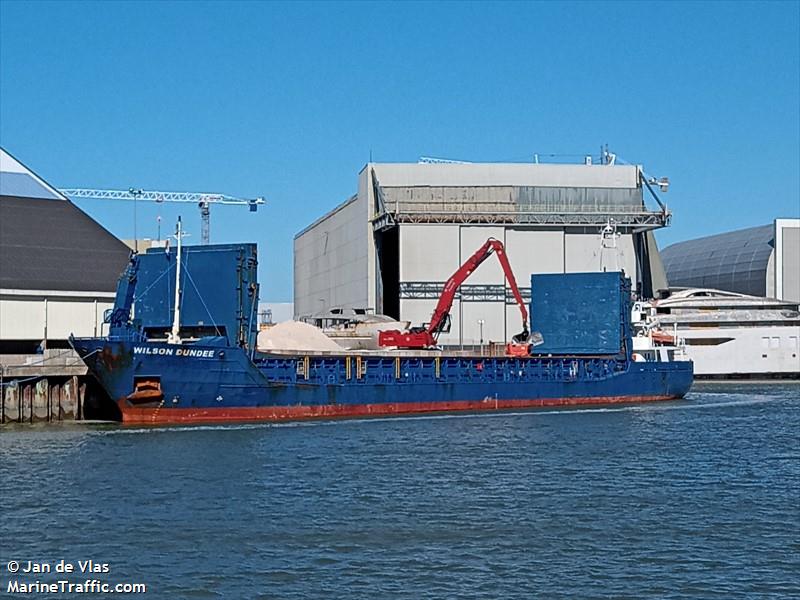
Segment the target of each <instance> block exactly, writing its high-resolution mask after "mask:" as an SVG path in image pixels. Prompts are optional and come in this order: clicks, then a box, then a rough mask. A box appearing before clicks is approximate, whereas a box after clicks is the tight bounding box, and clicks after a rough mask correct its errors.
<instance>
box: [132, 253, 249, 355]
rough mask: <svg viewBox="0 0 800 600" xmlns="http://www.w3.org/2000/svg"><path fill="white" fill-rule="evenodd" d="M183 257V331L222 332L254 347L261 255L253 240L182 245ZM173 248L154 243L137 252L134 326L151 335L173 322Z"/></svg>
mask: <svg viewBox="0 0 800 600" xmlns="http://www.w3.org/2000/svg"><path fill="white" fill-rule="evenodd" d="M182 251H183V258H182V260H181V331H183V332H184V334H185V335H186V337H190V336H191V337H203V336H221V337H223V338H225V340H226V341H227V343H228V344H231V345H244V346H248V347H252V346H253V345H254V344H255V336H256V334H257V332H258V330H257V319H256V311H257V310H258V275H257V267H258V259H257V251H256V245H255V244H219V245H214V246H184V247H183V249H182ZM176 255H177V253H176V252H175V249H174V248H173V249H170V250H167V251H165V249H164V248H150V249H148V250H147V252H146V253H145V254H141V255H139V256H138V257H137V263H138V266H137V272H136V278H137V282H136V297H135V300H134V310H133V314H134V315H135V317H136V320H135V326H136V327H138V328H139V329H141V330H142V331H143V332H144V334H145V335H147V336H148V337H160V336H161V337H163V334H164V333H165V332H167V331H169V330H170V328H171V327H172V317H173V309H174V307H175V258H176Z"/></svg>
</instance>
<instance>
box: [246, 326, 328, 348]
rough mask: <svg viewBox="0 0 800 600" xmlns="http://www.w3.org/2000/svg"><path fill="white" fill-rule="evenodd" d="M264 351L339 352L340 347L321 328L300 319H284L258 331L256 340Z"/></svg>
mask: <svg viewBox="0 0 800 600" xmlns="http://www.w3.org/2000/svg"><path fill="white" fill-rule="evenodd" d="M256 345H257V346H258V349H259V350H263V351H265V352H269V351H270V350H272V351H279V352H286V351H296V350H299V351H305V352H341V351H342V347H341V346H340V345H339V344H337V343H336V342H334V341H333V340H332V339H331V338H329V337H328V336H327V335H325V334H324V333H323V332H322V330H321V329H319V328H318V327H314V326H313V325H309V324H308V323H302V322H300V321H284V322H283V323H278V324H277V325H273V326H272V327H270V328H269V329H265V330H264V331H259V332H258V339H257V342H256Z"/></svg>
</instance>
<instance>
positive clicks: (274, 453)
mask: <svg viewBox="0 0 800 600" xmlns="http://www.w3.org/2000/svg"><path fill="white" fill-rule="evenodd" d="M799 392H800V386H799V385H797V384H777V383H764V384H749V383H748V384H696V385H695V387H694V388H693V391H692V392H691V393H690V395H689V396H688V397H687V399H686V400H684V401H679V402H670V403H660V404H649V405H639V406H630V407H613V408H589V409H567V410H540V411H533V412H519V413H505V414H489V415H487V414H483V415H460V416H434V417H413V418H394V419H376V420H359V421H335V422H331V421H328V422H314V423H300V424H286V425H277V426H275V425H245V426H229V427H221V428H220V427H216V428H214V427H194V428H162V429H123V428H120V427H118V426H105V425H103V426H101V425H78V426H76V425H71V426H38V427H14V428H4V429H1V428H0V585H2V590H3V593H5V591H6V585H7V583H8V580H9V578H10V577H11V576H10V575H9V574H8V573H7V570H6V563H7V562H8V561H9V560H18V561H27V560H35V561H44V562H50V563H53V564H54V563H55V562H56V561H58V560H60V559H65V560H66V561H67V562H73V563H76V562H77V561H78V560H85V559H89V558H91V559H94V560H95V561H97V562H104V563H108V564H109V566H110V573H108V574H105V575H103V576H101V577H100V579H103V580H104V581H108V582H111V583H115V582H122V581H126V582H143V583H145V584H147V586H148V594H147V595H146V596H145V597H164V598H166V597H172V598H421V597H425V598H454V597H458V598H530V597H541V598H558V597H571V598H595V597H596V598H605V597H619V598H622V597H624V598H791V597H795V598H796V597H800V558H799V557H800V513H799V512H798V505H799V504H800V491H799V490H800V441H799V438H798V436H800V400H799V399H798V398H797V396H798V395H800V394H799ZM17 578H18V579H20V580H24V579H27V580H32V579H35V577H33V576H26V577H17ZM38 578H39V579H41V580H45V579H46V578H45V577H44V576H40V577H38ZM72 579H75V580H82V579H83V577H82V576H81V577H73V578H72ZM51 596H52V595H51Z"/></svg>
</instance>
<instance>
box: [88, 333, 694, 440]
mask: <svg viewBox="0 0 800 600" xmlns="http://www.w3.org/2000/svg"><path fill="white" fill-rule="evenodd" d="M72 344H73V347H74V348H75V350H76V351H77V352H78V353H79V355H80V356H81V357H82V358H83V359H84V362H85V363H86V364H87V366H88V367H89V369H90V371H91V372H92V373H93V374H94V375H95V377H96V378H97V379H98V380H99V381H100V383H101V385H102V386H103V387H104V389H105V390H106V391H107V393H108V394H109V396H110V397H111V398H112V399H113V400H114V401H116V402H117V404H118V406H119V407H120V410H121V412H122V419H123V421H124V422H129V423H162V424H166V423H194V422H220V421H280V420H287V419H308V418H331V417H356V416H366V415H386V414H409V413H424V412H431V411H461V410H465V411H473V410H502V409H517V408H532V407H543V406H568V405H586V404H610V403H617V402H645V401H655V400H669V399H676V398H681V397H683V396H684V395H685V394H686V393H687V392H688V390H689V388H690V387H691V384H692V363H691V362H688V361H676V362H634V361H631V360H629V359H627V358H626V357H624V356H623V357H608V356H598V357H590V356H553V357H525V358H507V357H497V358H487V357H461V356H459V357H455V356H446V355H442V356H440V357H438V358H437V357H436V356H431V355H427V354H426V355H424V356H423V355H420V356H386V355H383V356H376V355H369V356H366V355H365V356H344V355H343V356H314V355H308V356H306V355H302V354H298V355H296V356H295V355H293V356H286V355H268V354H261V353H256V354H255V355H254V356H252V357H251V356H250V355H248V353H247V352H245V351H244V350H243V349H241V348H238V347H230V346H227V345H226V346H216V345H198V344H187V345H184V346H176V345H168V344H165V343H159V342H148V341H141V342H132V341H124V340H114V339H107V338H89V339H73V340H72Z"/></svg>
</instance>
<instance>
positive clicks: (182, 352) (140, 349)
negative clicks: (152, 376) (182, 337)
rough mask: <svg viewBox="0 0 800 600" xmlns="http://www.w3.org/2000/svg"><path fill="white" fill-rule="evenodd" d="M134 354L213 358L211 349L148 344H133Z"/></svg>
mask: <svg viewBox="0 0 800 600" xmlns="http://www.w3.org/2000/svg"><path fill="white" fill-rule="evenodd" d="M133 353H134V354H151V355H158V356H189V357H192V358H213V357H214V351H213V350H198V349H197V348H151V347H149V346H134V347H133Z"/></svg>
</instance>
